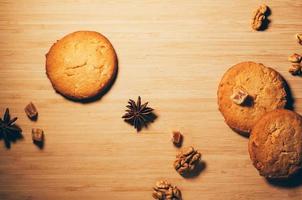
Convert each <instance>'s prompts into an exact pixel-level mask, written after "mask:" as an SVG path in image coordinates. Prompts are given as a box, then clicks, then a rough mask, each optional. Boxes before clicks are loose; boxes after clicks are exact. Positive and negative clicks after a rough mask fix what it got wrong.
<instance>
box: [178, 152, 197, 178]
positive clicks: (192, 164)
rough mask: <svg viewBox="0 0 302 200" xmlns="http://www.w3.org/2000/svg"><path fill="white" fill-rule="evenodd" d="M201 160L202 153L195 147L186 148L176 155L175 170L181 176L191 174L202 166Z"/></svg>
mask: <svg viewBox="0 0 302 200" xmlns="http://www.w3.org/2000/svg"><path fill="white" fill-rule="evenodd" d="M200 159H201V153H199V152H198V151H197V150H195V149H194V148H193V147H187V148H184V149H183V150H182V151H180V152H179V153H178V154H177V155H176V160H175V161H174V168H175V170H176V171H177V172H178V173H179V174H181V175H184V174H187V173H190V172H192V171H193V170H194V169H195V168H196V167H197V165H198V164H200Z"/></svg>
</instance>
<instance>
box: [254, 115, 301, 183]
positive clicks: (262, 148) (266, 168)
mask: <svg viewBox="0 0 302 200" xmlns="http://www.w3.org/2000/svg"><path fill="white" fill-rule="evenodd" d="M248 149H249V153H250V158H251V160H252V161H253V164H254V166H255V167H256V168H257V169H258V171H259V173H260V175H262V176H265V177H267V178H288V177H290V176H292V175H293V174H295V173H296V172H298V171H299V170H300V169H301V167H302V117H301V116H300V115H298V114H297V113H295V112H293V111H290V110H284V109H279V110H274V111H271V112H269V113H267V114H265V115H264V116H263V117H262V118H261V119H260V120H259V121H258V122H257V123H256V125H255V126H254V128H253V130H252V132H251V135H250V139H249V145H248Z"/></svg>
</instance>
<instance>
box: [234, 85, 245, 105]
mask: <svg viewBox="0 0 302 200" xmlns="http://www.w3.org/2000/svg"><path fill="white" fill-rule="evenodd" d="M248 96H249V95H248V93H247V92H246V91H245V90H244V89H243V88H241V87H238V88H234V89H233V94H232V95H231V97H230V98H231V99H232V101H233V102H234V103H235V104H237V105H242V104H244V102H245V101H246V100H247V98H248Z"/></svg>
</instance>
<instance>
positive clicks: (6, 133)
mask: <svg viewBox="0 0 302 200" xmlns="http://www.w3.org/2000/svg"><path fill="white" fill-rule="evenodd" d="M17 119H18V118H17V117H14V118H12V119H11V117H10V114H9V109H8V108H6V110H5V113H4V115H3V119H2V118H0V137H2V138H3V140H4V143H5V146H6V147H7V148H9V147H10V141H11V140H13V141H14V140H16V139H17V138H18V137H20V135H21V129H20V128H19V127H18V126H17V125H16V124H15V122H16V120H17Z"/></svg>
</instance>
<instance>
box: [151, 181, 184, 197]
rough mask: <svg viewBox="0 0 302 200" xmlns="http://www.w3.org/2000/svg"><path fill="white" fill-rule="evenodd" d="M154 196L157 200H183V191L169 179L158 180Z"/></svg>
mask: <svg viewBox="0 0 302 200" xmlns="http://www.w3.org/2000/svg"><path fill="white" fill-rule="evenodd" d="M152 197H153V198H154V199H157V200H181V192H180V190H179V189H178V188H177V187H176V186H173V185H171V183H169V182H168V181H165V180H160V181H157V182H156V184H155V187H154V188H153V193H152Z"/></svg>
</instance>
